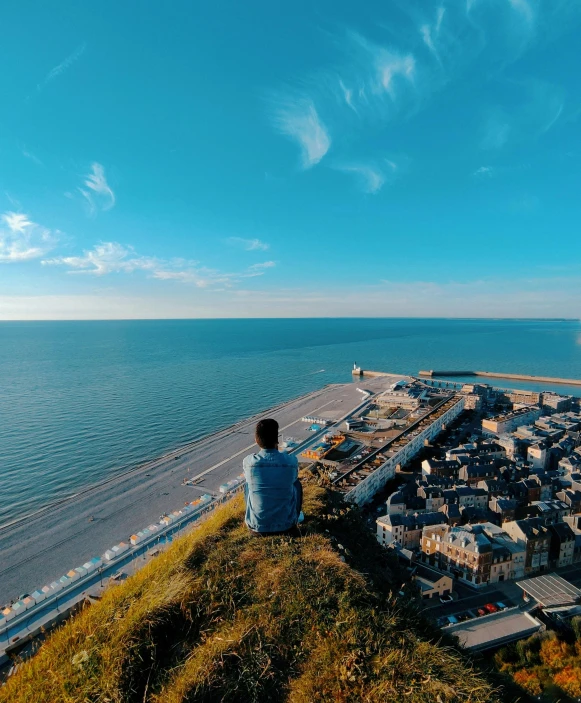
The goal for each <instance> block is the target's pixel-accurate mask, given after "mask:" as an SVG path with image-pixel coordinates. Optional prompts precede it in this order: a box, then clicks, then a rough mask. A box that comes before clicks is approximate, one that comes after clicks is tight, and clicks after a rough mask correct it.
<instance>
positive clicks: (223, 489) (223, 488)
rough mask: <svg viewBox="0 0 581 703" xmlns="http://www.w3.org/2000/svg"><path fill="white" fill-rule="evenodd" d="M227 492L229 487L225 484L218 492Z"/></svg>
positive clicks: (221, 485)
mask: <svg viewBox="0 0 581 703" xmlns="http://www.w3.org/2000/svg"><path fill="white" fill-rule="evenodd" d="M227 490H228V486H227V485H226V484H225V483H222V484H220V485H219V486H218V491H219V492H220V493H226V491H227Z"/></svg>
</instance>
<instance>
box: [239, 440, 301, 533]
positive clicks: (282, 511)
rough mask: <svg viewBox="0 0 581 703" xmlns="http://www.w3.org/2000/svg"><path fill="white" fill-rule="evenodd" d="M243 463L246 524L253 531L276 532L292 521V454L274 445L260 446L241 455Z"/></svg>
mask: <svg viewBox="0 0 581 703" xmlns="http://www.w3.org/2000/svg"><path fill="white" fill-rule="evenodd" d="M243 467H244V477H245V478H246V486H245V487H244V491H245V495H246V517H245V522H246V524H247V525H248V527H250V529H251V530H254V531H255V532H279V531H283V530H288V529H290V528H291V527H293V525H296V523H297V517H298V511H297V498H296V492H295V488H294V483H295V481H296V480H297V477H298V461H297V458H296V456H293V455H292V454H286V453H285V452H279V451H278V449H261V450H260V451H259V452H258V453H257V454H250V455H249V456H247V457H245V459H244V462H243Z"/></svg>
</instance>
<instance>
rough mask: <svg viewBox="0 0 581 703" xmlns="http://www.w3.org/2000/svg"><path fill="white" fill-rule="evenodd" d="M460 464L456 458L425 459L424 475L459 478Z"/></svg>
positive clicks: (423, 463) (423, 462)
mask: <svg viewBox="0 0 581 703" xmlns="http://www.w3.org/2000/svg"><path fill="white" fill-rule="evenodd" d="M459 470H460V464H459V463H458V462H457V461H456V460H452V461H439V460H436V459H424V460H423V461H422V475H423V476H444V477H447V478H448V477H449V478H457V477H458V471H459Z"/></svg>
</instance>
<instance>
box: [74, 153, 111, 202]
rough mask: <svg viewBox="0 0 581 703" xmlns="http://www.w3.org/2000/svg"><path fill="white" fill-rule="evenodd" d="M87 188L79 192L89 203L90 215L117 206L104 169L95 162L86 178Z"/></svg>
mask: <svg viewBox="0 0 581 703" xmlns="http://www.w3.org/2000/svg"><path fill="white" fill-rule="evenodd" d="M84 178H85V180H84V181H83V184H84V185H85V186H86V188H88V189H89V190H85V188H79V189H78V190H79V192H80V193H81V195H82V196H83V197H84V198H85V200H86V201H87V204H88V206H89V214H91V215H93V214H95V212H96V211H97V210H98V209H99V210H110V209H111V208H112V207H113V206H114V205H115V193H114V192H113V190H112V188H111V186H110V185H109V184H108V183H107V179H106V178H105V169H104V167H103V166H102V165H101V164H99V163H97V162H95V163H93V164H91V171H90V172H89V173H88V174H87V175H86V176H85V177H84Z"/></svg>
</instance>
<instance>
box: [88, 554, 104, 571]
mask: <svg viewBox="0 0 581 703" xmlns="http://www.w3.org/2000/svg"><path fill="white" fill-rule="evenodd" d="M89 564H92V565H93V566H94V568H95V569H100V568H101V566H103V560H102V559H100V558H99V557H93V558H92V559H90V560H89Z"/></svg>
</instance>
